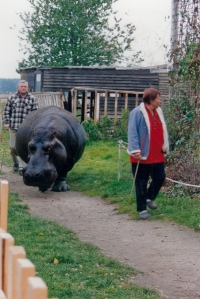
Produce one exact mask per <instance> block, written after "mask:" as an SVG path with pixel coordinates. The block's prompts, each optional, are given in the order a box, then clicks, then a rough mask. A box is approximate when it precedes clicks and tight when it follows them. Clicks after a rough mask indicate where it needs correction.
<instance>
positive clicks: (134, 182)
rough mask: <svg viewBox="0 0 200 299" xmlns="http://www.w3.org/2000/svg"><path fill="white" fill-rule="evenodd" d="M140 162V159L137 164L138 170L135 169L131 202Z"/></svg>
mask: <svg viewBox="0 0 200 299" xmlns="http://www.w3.org/2000/svg"><path fill="white" fill-rule="evenodd" d="M139 164H140V159H139V160H138V162H137V166H136V170H135V175H134V177H133V184H132V188H131V194H130V203H131V202H132V194H133V190H134V186H135V180H136V176H137V172H138V168H139Z"/></svg>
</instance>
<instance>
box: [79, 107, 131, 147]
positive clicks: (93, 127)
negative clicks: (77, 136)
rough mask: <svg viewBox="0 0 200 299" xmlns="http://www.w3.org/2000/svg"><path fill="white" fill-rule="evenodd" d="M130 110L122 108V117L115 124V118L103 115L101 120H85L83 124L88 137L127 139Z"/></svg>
mask: <svg viewBox="0 0 200 299" xmlns="http://www.w3.org/2000/svg"><path fill="white" fill-rule="evenodd" d="M128 117H129V111H128V110H127V109H123V110H122V118H121V119H119V120H118V121H117V123H116V124H115V122H114V120H112V119H110V118H108V117H107V116H105V117H103V118H102V119H101V120H100V121H99V122H94V120H93V119H87V120H85V121H84V122H83V123H82V125H83V127H84V129H85V131H86V134H87V139H88V140H90V141H92V140H109V139H123V140H124V141H127V130H128Z"/></svg>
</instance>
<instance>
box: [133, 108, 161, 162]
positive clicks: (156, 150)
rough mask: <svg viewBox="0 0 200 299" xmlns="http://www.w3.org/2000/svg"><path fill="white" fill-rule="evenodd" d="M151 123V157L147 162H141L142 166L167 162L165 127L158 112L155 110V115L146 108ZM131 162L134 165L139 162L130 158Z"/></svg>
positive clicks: (149, 156)
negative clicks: (164, 151)
mask: <svg viewBox="0 0 200 299" xmlns="http://www.w3.org/2000/svg"><path fill="white" fill-rule="evenodd" d="M146 110H147V113H148V116H149V122H150V147H149V155H148V157H147V159H146V160H140V164H152V163H160V162H164V161H165V157H164V154H163V153H162V146H163V142H164V138H163V127H162V123H161V121H160V118H159V116H158V113H157V111H156V110H154V115H152V114H151V111H150V110H149V109H148V108H146ZM130 161H131V162H132V163H137V162H138V160H137V159H135V158H134V157H133V156H130Z"/></svg>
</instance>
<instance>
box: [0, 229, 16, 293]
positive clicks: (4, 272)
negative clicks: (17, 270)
mask: <svg viewBox="0 0 200 299" xmlns="http://www.w3.org/2000/svg"><path fill="white" fill-rule="evenodd" d="M13 245H14V238H13V237H12V236H11V235H10V234H8V233H6V232H0V258H1V263H0V265H1V267H0V288H1V289H2V290H3V291H4V293H5V295H6V296H7V292H8V256H9V254H8V252H9V248H10V247H11V246H13Z"/></svg>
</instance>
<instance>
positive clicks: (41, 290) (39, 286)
mask: <svg viewBox="0 0 200 299" xmlns="http://www.w3.org/2000/svg"><path fill="white" fill-rule="evenodd" d="M47 297H48V290H47V286H46V284H45V283H44V281H43V280H42V279H41V278H40V277H29V278H28V297H27V299H45V298H47Z"/></svg>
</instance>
